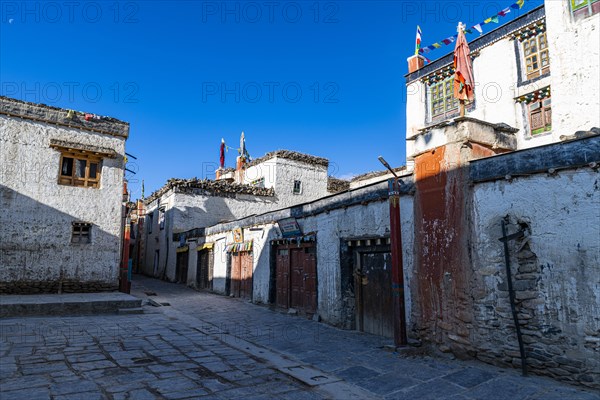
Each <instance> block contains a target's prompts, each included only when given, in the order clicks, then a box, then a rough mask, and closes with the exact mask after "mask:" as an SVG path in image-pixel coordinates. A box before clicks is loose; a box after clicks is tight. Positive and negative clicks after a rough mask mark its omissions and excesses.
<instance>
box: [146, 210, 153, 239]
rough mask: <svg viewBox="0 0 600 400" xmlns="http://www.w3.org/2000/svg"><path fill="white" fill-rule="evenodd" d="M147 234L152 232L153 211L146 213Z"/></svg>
mask: <svg viewBox="0 0 600 400" xmlns="http://www.w3.org/2000/svg"><path fill="white" fill-rule="evenodd" d="M147 221H148V234H151V233H152V225H154V211H152V212H151V213H150V214H148V219H147Z"/></svg>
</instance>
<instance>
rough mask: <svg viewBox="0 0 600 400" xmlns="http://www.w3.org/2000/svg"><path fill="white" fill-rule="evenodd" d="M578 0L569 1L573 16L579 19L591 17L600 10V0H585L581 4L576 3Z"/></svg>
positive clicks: (574, 18)
mask: <svg viewBox="0 0 600 400" xmlns="http://www.w3.org/2000/svg"><path fill="white" fill-rule="evenodd" d="M576 1H577V0H570V1H569V11H570V12H571V18H572V19H573V20H574V21H578V20H580V19H583V18H587V17H590V16H592V15H594V14H598V13H599V12H600V0H583V1H581V2H580V3H579V4H575V3H576Z"/></svg>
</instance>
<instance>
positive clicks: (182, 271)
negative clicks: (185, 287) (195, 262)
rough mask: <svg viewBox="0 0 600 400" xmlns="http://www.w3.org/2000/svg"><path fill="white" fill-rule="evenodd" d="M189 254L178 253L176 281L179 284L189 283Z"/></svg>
mask: <svg viewBox="0 0 600 400" xmlns="http://www.w3.org/2000/svg"><path fill="white" fill-rule="evenodd" d="M187 276H188V252H187V251H186V252H183V253H177V270H176V279H177V282H179V283H187Z"/></svg>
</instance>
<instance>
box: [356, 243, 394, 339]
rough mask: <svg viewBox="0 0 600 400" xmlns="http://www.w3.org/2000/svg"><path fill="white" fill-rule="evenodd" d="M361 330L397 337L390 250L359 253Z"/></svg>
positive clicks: (358, 286)
mask: <svg viewBox="0 0 600 400" xmlns="http://www.w3.org/2000/svg"><path fill="white" fill-rule="evenodd" d="M357 256H358V262H359V263H358V271H357V274H356V278H357V279H356V286H355V287H357V288H359V289H358V292H359V293H358V295H359V297H358V302H359V304H358V317H359V329H360V330H361V331H363V332H368V333H373V334H375V335H380V336H386V337H393V336H394V321H393V303H392V275H391V268H392V257H391V253H389V252H365V253H358V255H357Z"/></svg>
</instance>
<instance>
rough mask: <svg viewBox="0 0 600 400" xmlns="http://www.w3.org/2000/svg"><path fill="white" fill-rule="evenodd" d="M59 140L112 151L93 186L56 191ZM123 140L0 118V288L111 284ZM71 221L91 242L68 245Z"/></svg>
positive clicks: (116, 254) (114, 270) (114, 272)
mask: <svg viewBox="0 0 600 400" xmlns="http://www.w3.org/2000/svg"><path fill="white" fill-rule="evenodd" d="M51 139H59V140H65V141H70V142H76V143H81V144H86V145H94V146H101V147H106V148H111V149H114V150H115V151H116V152H117V153H118V154H119V156H118V157H117V158H116V159H104V160H103V162H102V171H101V183H100V188H98V189H94V188H83V187H74V186H65V185H59V184H58V183H57V180H58V173H59V169H60V165H59V163H60V152H59V151H57V150H54V149H52V148H50V140H51ZM124 152H125V139H124V138H117V137H114V136H109V135H103V134H97V133H91V132H87V131H80V130H76V129H69V128H62V127H57V126H54V125H49V124H44V123H38V122H33V121H29V120H24V119H17V118H12V117H6V116H3V115H0V185H1V186H0V191H1V192H2V194H1V197H0V202H1V207H0V208H1V209H2V212H0V226H2V229H1V230H0V251H1V253H0V254H1V255H2V257H1V258H0V282H11V281H51V280H58V279H59V278H60V276H61V274H62V277H63V279H65V280H77V281H81V282H86V281H99V282H107V283H108V282H113V283H115V284H116V282H117V273H118V266H119V257H120V237H121V201H122V192H123V158H122V156H123V155H124ZM73 221H83V222H89V223H91V224H92V225H93V227H92V243H90V244H71V229H72V222H73Z"/></svg>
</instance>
